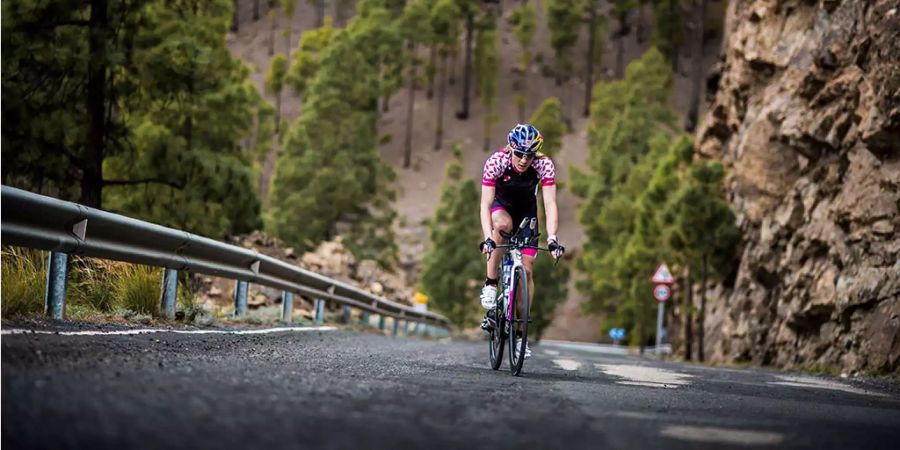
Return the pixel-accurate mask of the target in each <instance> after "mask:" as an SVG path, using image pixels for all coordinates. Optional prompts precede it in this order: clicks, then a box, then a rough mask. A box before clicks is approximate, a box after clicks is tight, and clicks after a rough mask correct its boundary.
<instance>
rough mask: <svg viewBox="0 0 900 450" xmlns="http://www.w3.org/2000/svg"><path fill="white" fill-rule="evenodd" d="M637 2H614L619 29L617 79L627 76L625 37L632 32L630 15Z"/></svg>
mask: <svg viewBox="0 0 900 450" xmlns="http://www.w3.org/2000/svg"><path fill="white" fill-rule="evenodd" d="M636 1H637V0H613V15H614V16H615V17H616V22H617V23H618V25H619V28H618V29H617V30H616V33H615V39H616V77H617V78H622V76H624V74H625V36H628V33H630V32H631V29H630V26H629V24H628V13H629V12H631V10H632V9H634V7H635V6H636Z"/></svg>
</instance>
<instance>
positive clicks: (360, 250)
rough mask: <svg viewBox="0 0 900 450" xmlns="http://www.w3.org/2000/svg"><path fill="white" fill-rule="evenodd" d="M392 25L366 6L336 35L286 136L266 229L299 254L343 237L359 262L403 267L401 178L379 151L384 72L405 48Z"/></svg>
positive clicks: (378, 9) (386, 15) (387, 14)
mask: <svg viewBox="0 0 900 450" xmlns="http://www.w3.org/2000/svg"><path fill="white" fill-rule="evenodd" d="M393 21H394V18H393V16H392V13H391V11H390V10H388V9H386V8H384V7H382V6H379V5H373V4H360V14H358V15H357V16H356V17H354V18H353V20H351V21H350V23H349V24H348V25H347V27H345V28H344V29H341V30H334V35H333V36H332V38H331V40H330V43H329V44H328V45H327V46H326V47H325V49H324V50H323V51H322V52H321V54H320V55H319V58H318V63H317V67H318V68H317V70H316V71H315V74H314V75H313V77H312V79H311V80H309V81H308V88H307V89H305V94H306V98H305V102H304V108H303V111H302V112H301V113H300V116H299V117H298V118H297V120H296V121H295V123H294V125H293V126H291V127H290V129H289V131H288V133H287V135H286V137H285V141H284V148H283V151H282V154H281V155H280V156H279V164H278V167H277V170H276V177H275V180H274V183H273V196H272V211H271V214H270V219H269V221H268V222H267V224H266V225H267V228H268V229H269V230H271V231H273V232H274V233H275V234H277V235H278V236H280V237H281V238H283V239H284V240H285V241H287V242H289V243H291V244H292V245H295V246H296V247H297V248H299V249H300V251H304V250H306V249H309V248H311V247H312V246H313V245H315V243H317V242H319V241H321V240H324V239H328V238H330V237H333V236H335V235H336V234H338V233H339V232H341V234H342V235H343V236H344V238H345V239H344V243H345V244H346V245H347V246H348V247H349V248H350V249H351V250H352V251H353V252H354V253H355V254H356V255H357V256H358V257H360V258H368V259H374V260H376V261H378V262H380V263H381V264H382V265H385V266H390V265H392V264H393V263H394V262H395V261H396V245H395V244H394V242H393V234H392V231H391V223H392V222H393V220H394V217H395V213H394V212H393V211H392V210H391V208H390V201H391V199H392V198H393V192H392V191H391V189H390V182H391V181H392V180H393V177H394V174H393V172H392V171H391V170H390V169H389V168H388V167H387V166H385V165H384V164H383V163H382V162H381V160H380V158H379V155H378V148H377V145H378V142H377V131H378V130H377V120H378V98H379V96H380V95H382V93H383V86H382V81H381V77H380V74H381V72H382V65H383V64H385V63H384V61H385V60H386V54H387V53H389V52H393V53H397V52H398V51H399V50H400V49H401V42H402V41H401V39H400V34H399V33H398V32H397V27H395V26H392V24H393V23H394V22H393ZM298 60H299V56H298ZM298 219H300V220H302V221H303V224H302V226H298V224H297V222H296V221H297V220H298Z"/></svg>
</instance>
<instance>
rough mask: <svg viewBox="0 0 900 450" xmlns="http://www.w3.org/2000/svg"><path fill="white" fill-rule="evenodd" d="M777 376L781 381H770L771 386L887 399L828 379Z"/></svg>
mask: <svg viewBox="0 0 900 450" xmlns="http://www.w3.org/2000/svg"><path fill="white" fill-rule="evenodd" d="M776 376H777V377H778V379H779V380H781V381H770V382H769V384H777V385H779V386H792V387H803V388H813V389H830V390H832V391H843V392H849V393H851V394H860V395H874V396H878V397H886V395H885V394H882V393H880V392H873V391H866V390H863V389H859V388H855V387H853V386H848V385H846V384H843V383H839V382H837V381H832V380H826V379H822V378H815V377H805V376H790V375H776Z"/></svg>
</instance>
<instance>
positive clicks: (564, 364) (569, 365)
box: [553, 359, 581, 370]
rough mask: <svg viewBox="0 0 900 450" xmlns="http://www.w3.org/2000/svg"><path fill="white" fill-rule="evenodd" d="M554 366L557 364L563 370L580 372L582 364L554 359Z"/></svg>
mask: <svg viewBox="0 0 900 450" xmlns="http://www.w3.org/2000/svg"><path fill="white" fill-rule="evenodd" d="M553 364H556V365H557V366H559V368H560V369H562V370H578V368H579V367H581V363H580V362H578V361H575V360H574V359H554V360H553Z"/></svg>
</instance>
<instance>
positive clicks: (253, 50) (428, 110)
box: [228, 0, 721, 341]
mask: <svg viewBox="0 0 900 450" xmlns="http://www.w3.org/2000/svg"><path fill="white" fill-rule="evenodd" d="M263 3H264V2H263ZM519 3H520V2H519V1H513V0H506V1H503V2H502V8H503V19H501V25H500V27H499V29H498V31H499V40H500V64H499V67H498V72H499V75H500V76H499V83H498V92H497V100H496V105H497V106H496V107H495V113H496V114H497V115H498V117H499V121H498V123H497V124H496V125H495V126H494V127H493V131H492V133H491V136H490V142H491V146H492V147H493V148H500V147H501V146H502V145H504V143H505V135H506V130H507V129H508V128H509V127H510V126H512V125H513V124H515V123H516V122H517V121H518V120H524V119H525V118H521V119H520V118H518V117H516V115H517V106H516V104H515V101H514V98H515V95H516V92H514V90H513V79H514V70H513V69H514V65H515V58H516V57H517V55H518V53H519V49H518V45H517V44H516V43H515V40H514V39H513V37H512V35H511V30H510V27H509V26H508V25H507V22H506V17H507V16H508V15H509V14H510V12H511V10H512V9H513V7H515V6H516V5H518V4H519ZM712 3H713V4H712V6H711V10H710V16H714V15H715V14H717V12H716V11H719V10H717V9H716V8H717V7H718V8H719V9H721V4H720V3H719V2H712ZM326 4H327V10H326V14H328V15H332V16H337V15H338V14H337V10H336V8H337V7H338V5H339V4H341V2H336V1H335V2H327V3H326ZM533 4H534V6H536V9H537V13H538V17H537V18H538V20H537V23H538V28H537V31H536V34H535V39H534V42H535V53H536V54H537V55H539V56H537V57H536V58H535V60H536V61H541V62H536V63H535V64H533V65H532V67H531V69H530V71H529V74H530V75H529V80H528V85H529V91H530V93H531V94H530V96H529V104H528V107H527V108H526V110H527V111H529V115H530V111H531V110H533V109H534V108H536V107H537V105H538V104H539V103H540V102H541V101H543V100H544V99H545V98H547V97H550V96H557V97H559V98H560V99H561V100H562V102H563V105H564V109H565V111H566V112H567V114H568V116H569V117H571V118H572V122H571V124H572V128H571V130H570V132H569V133H568V134H567V135H566V136H565V137H564V138H563V145H562V151H561V152H560V154H559V155H558V156H557V157H556V158H555V161H556V164H557V167H558V172H557V173H558V177H559V178H560V181H561V182H562V183H563V185H565V183H566V181H567V176H568V168H569V167H570V166H572V165H575V166H580V165H582V164H583V163H584V161H585V159H586V158H587V151H588V143H587V134H586V122H587V121H586V120H585V119H584V118H582V117H581V114H580V111H581V110H582V108H583V101H584V100H583V95H584V90H585V86H584V84H585V80H584V78H583V76H581V75H580V74H583V73H584V62H583V59H584V58H583V56H582V55H584V54H585V52H586V46H587V43H586V36H585V33H582V36H581V38H580V39H579V41H578V43H577V44H576V46H575V48H574V49H573V52H572V54H573V62H574V70H573V73H575V74H579V75H576V76H573V77H571V78H570V79H568V80H566V81H565V82H564V83H563V85H562V86H556V85H555V82H554V79H553V77H552V76H549V75H548V76H545V75H544V73H546V72H545V70H544V67H543V65H547V64H549V63H551V62H552V54H553V53H552V49H551V48H550V45H549V31H548V29H547V24H546V18H545V12H544V8H543V7H542V6H541V5H540V1H539V0H535V2H534V3H533ZM238 5H239V14H238V17H239V29H238V32H237V33H232V34H229V37H228V42H229V47H230V48H231V50H232V52H233V53H234V54H235V55H237V56H239V57H241V58H243V59H244V60H245V61H247V62H248V63H250V64H251V65H253V66H254V73H253V80H254V81H255V82H256V83H257V85H258V86H259V87H260V90H261V91H263V90H264V89H263V80H264V77H265V72H266V70H267V69H268V66H269V64H270V60H271V56H270V55H269V36H270V30H271V27H270V22H269V21H268V20H267V19H266V8H265V5H263V6H262V7H261V19H260V20H258V21H254V20H253V2H252V1H239V2H238ZM605 7H606V8H607V11H608V10H609V9H610V8H611V5H609V4H607V5H605ZM277 16H278V17H279V28H278V32H277V33H276V34H275V51H276V53H278V52H284V51H285V50H286V48H285V39H284V37H283V36H282V30H283V29H284V27H285V24H284V20H283V19H282V18H281V14H277ZM641 16H642V17H643V20H644V23H645V24H646V31H645V34H646V35H648V36H649V32H650V28H651V26H652V16H651V9H650V8H649V7H647V8H645V11H644V14H641ZM632 19H633V20H637V14H634V17H633V18H632ZM315 21H316V18H315V13H314V10H313V8H312V7H311V5H310V4H309V3H308V2H305V1H301V2H298V8H297V12H296V13H295V15H294V18H293V20H292V22H291V24H290V26H291V32H292V36H293V42H294V43H296V41H297V39H299V36H300V33H301V32H302V31H304V30H308V29H310V28H312V27H313V26H314V24H315ZM337 25H338V26H340V25H341V23H337ZM609 28H613V27H612V26H610V27H609ZM635 30H636V28H635V27H633V28H632V32H631V33H629V34H628V35H627V36H625V38H624V39H625V60H626V63H627V62H628V61H631V60H632V59H635V58H637V57H638V56H639V55H640V54H641V53H643V51H644V50H645V49H646V48H647V47H648V46H649V39H642V40H641V42H639V41H638V39H637V37H636V33H635ZM604 41H605V47H604V56H603V59H602V61H601V64H600V67H599V69H598V70H597V76H598V77H599V78H600V79H610V78H611V77H612V76H613V69H612V66H613V59H614V57H613V56H614V41H613V38H612V36H611V32H610V33H609V34H608V35H607V36H606V38H605V39H604ZM718 46H719V43H718V41H717V40H716V39H711V40H708V41H707V42H706V50H705V54H706V55H708V57H707V58H706V61H704V62H703V64H704V66H705V67H710V66H711V65H712V64H713V62H714V61H715V60H716V58H717V55H718V53H719V52H718ZM424 56H425V54H424V53H423V57H424ZM692 64H693V63H692V61H690V59H689V58H687V57H683V58H682V60H681V64H680V65H681V68H680V69H681V72H680V73H678V74H677V76H676V82H675V86H674V89H673V96H672V105H673V106H674V108H675V109H676V110H677V111H679V112H683V111H685V110H686V109H687V103H688V99H687V93H688V92H689V81H688V79H687V77H686V75H687V70H688V68H689V67H691V65H692ZM454 72H455V74H456V83H454V84H452V85H449V86H447V98H446V105H445V111H444V114H445V116H444V117H445V118H444V127H445V134H444V136H445V138H444V146H443V149H442V150H441V151H435V150H434V139H435V138H434V129H435V123H436V115H437V113H436V108H437V98H436V96H435V98H432V99H428V98H427V97H426V95H425V94H426V93H425V89H419V90H418V91H417V92H416V95H415V104H414V111H415V114H414V115H415V120H416V122H415V124H414V134H413V139H412V140H413V159H412V167H411V168H410V169H403V168H402V167H401V166H402V159H403V136H404V131H405V120H406V105H407V102H408V99H407V94H406V92H405V90H403V91H401V92H398V93H397V94H396V95H394V96H393V98H392V99H391V101H390V104H389V107H390V109H389V111H388V112H387V113H385V114H384V115H383V116H382V120H381V123H380V132H381V134H383V135H390V136H391V140H390V141H389V142H387V143H386V144H384V145H383V146H382V148H381V154H382V157H383V159H384V161H385V162H386V163H388V164H389V165H391V166H392V167H394V169H395V170H396V171H397V182H396V185H397V187H398V190H399V195H398V198H397V200H396V202H395V205H394V206H395V208H396V210H397V211H398V212H399V213H400V215H401V220H400V221H399V222H400V223H399V229H398V230H397V231H398V237H399V239H400V241H401V242H400V244H401V245H400V248H401V251H402V252H403V255H402V256H401V262H402V265H403V267H404V269H406V270H407V271H408V272H409V273H410V275H412V277H411V279H415V274H416V273H417V271H418V268H419V263H420V258H421V255H422V253H423V252H424V249H425V245H426V242H427V231H426V228H425V227H424V226H423V224H422V221H423V220H425V219H427V218H428V217H430V216H431V215H432V213H433V212H434V208H435V206H436V205H437V203H438V202H437V200H438V193H439V187H440V183H441V179H442V177H443V172H444V166H445V163H446V161H447V157H448V156H449V154H450V152H449V148H450V146H451V144H452V143H453V142H459V143H460V144H462V147H463V153H464V160H465V170H466V173H467V174H468V176H470V177H472V178H475V179H478V178H479V177H480V175H481V166H482V164H483V161H484V159H485V158H486V156H487V154H486V153H485V152H483V151H482V143H483V141H484V130H483V123H482V118H483V113H484V112H483V108H482V105H481V104H480V102H479V100H478V98H477V97H473V98H472V103H471V115H470V117H469V119H468V120H458V119H457V118H456V117H455V116H454V112H455V111H456V110H458V109H459V107H460V106H459V105H460V102H461V96H462V94H461V89H462V83H461V81H460V80H461V74H462V60H461V58H459V60H458V61H457V62H456V67H455V69H454ZM270 101H273V102H274V99H272V98H270ZM301 107H302V104H301V102H300V100H299V99H298V98H297V97H296V96H295V95H293V93H290V90H287V92H286V94H285V98H284V100H283V112H284V116H285V118H286V119H287V120H288V121H289V122H290V121H292V119H293V118H295V117H296V116H297V114H298V112H299V110H300V108H301ZM559 206H560V231H559V235H560V237H561V239H562V240H563V242H564V243H565V244H566V245H567V246H568V248H570V249H572V250H573V251H577V249H578V248H579V247H580V245H581V243H582V241H583V239H584V235H583V232H582V230H581V227H580V225H579V223H578V220H577V217H576V209H577V200H576V198H575V197H574V196H573V195H572V194H571V193H570V192H568V191H567V190H563V191H562V192H561V194H560V198H559ZM472 207H473V214H477V205H472ZM474 246H475V243H473V248H474ZM473 257H477V254H476V253H474V252H473ZM576 276H577V275H576ZM474 295H475V294H474V293H473V299H474ZM584 301H585V298H584V297H583V296H582V295H581V294H580V293H579V292H578V291H577V290H576V289H575V288H574V284H572V285H571V286H570V289H569V296H568V298H567V300H566V301H565V302H564V303H562V304H561V305H560V306H559V309H558V311H557V319H556V320H555V321H554V322H553V324H552V325H551V326H550V328H549V329H548V330H547V332H546V334H545V336H546V337H547V338H553V339H572V340H585V341H595V340H597V339H598V338H599V337H600V336H599V326H598V325H599V320H600V318H598V317H589V316H584V315H583V314H582V313H581V311H580V305H581V304H582V303H583V302H584Z"/></svg>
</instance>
